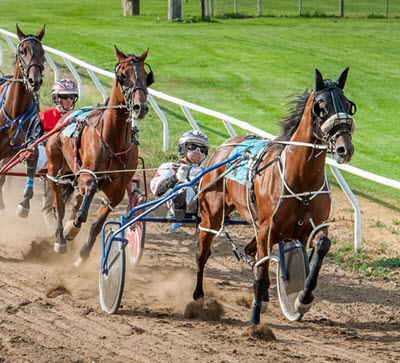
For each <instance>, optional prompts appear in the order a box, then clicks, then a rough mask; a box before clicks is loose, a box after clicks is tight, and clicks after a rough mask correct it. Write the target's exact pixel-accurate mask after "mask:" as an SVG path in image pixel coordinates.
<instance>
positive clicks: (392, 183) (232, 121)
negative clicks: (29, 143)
mask: <svg viewBox="0 0 400 363" xmlns="http://www.w3.org/2000/svg"><path fill="white" fill-rule="evenodd" d="M0 33H1V34H2V35H3V37H4V39H5V40H6V42H7V43H8V45H9V46H10V48H11V49H12V50H13V51H15V50H16V46H15V45H14V43H13V42H12V41H11V39H10V38H15V39H18V37H17V35H15V34H14V33H11V32H9V31H6V30H3V29H1V28H0ZM43 47H44V49H45V51H46V60H47V62H48V63H49V64H50V66H51V68H52V69H53V71H54V79H55V80H58V79H59V72H58V69H57V66H56V64H55V62H54V61H53V60H52V58H51V57H50V54H49V53H51V54H54V55H57V56H59V57H61V58H62V59H63V61H64V62H65V64H66V65H67V67H68V69H69V70H70V71H71V73H72V75H73V77H74V78H75V80H76V82H77V84H78V88H79V97H80V99H82V97H83V84H82V80H81V77H80V76H79V74H78V72H77V71H76V69H75V67H74V65H73V64H75V65H78V66H80V67H82V68H84V69H86V70H87V72H88V73H89V75H90V77H91V79H92V80H93V82H94V84H95V85H96V87H97V88H98V90H99V92H100V93H101V95H102V96H103V100H104V101H105V100H106V99H107V93H106V91H105V90H104V88H103V86H102V84H101V82H100V81H99V79H98V78H97V76H96V74H100V75H103V76H106V77H109V78H114V73H112V72H108V71H105V70H103V69H101V68H98V67H95V66H93V65H91V64H88V63H86V62H83V61H81V60H79V59H77V58H75V57H73V56H71V55H69V54H67V53H64V52H61V51H59V50H57V49H53V48H51V47H48V46H43ZM2 65H3V50H2V47H1V44H0V66H2ZM154 97H156V98H158V99H161V100H165V101H168V102H171V103H173V104H176V105H179V106H180V107H181V109H182V112H183V114H184V115H185V117H186V118H187V120H188V122H189V123H190V125H191V126H192V128H193V129H197V130H200V128H199V126H198V124H197V122H196V121H195V119H194V117H193V115H192V114H191V112H190V111H189V110H193V111H196V112H199V113H202V114H205V115H208V116H211V117H214V118H216V119H218V120H220V121H222V123H223V124H224V126H225V127H226V129H227V131H228V133H229V134H230V135H231V136H236V132H235V130H234V129H233V127H232V125H235V126H237V127H240V128H241V129H243V130H245V131H249V132H251V133H253V134H256V135H259V136H261V137H266V138H270V139H273V138H275V137H276V136H275V135H272V134H270V133H268V132H266V131H263V130H261V129H259V128H257V127H254V126H253V125H251V124H249V123H247V122H245V121H241V120H238V119H236V118H234V117H231V116H228V115H225V114H223V113H220V112H217V111H213V110H210V109H208V108H205V107H202V106H198V105H196V104H194V103H190V102H187V101H184V100H181V99H179V98H176V97H172V96H169V95H167V94H165V93H163V92H159V91H156V90H153V89H151V88H149V95H148V100H149V103H150V105H151V106H152V107H153V109H154V111H155V112H156V113H157V115H158V117H159V118H160V120H161V121H162V123H163V148H164V150H165V151H166V150H168V149H169V128H168V120H167V118H166V117H165V114H164V113H163V112H162V110H161V108H160V107H159V106H158V104H157V102H156V101H155V99H154ZM326 163H327V164H328V165H329V167H330V168H331V170H332V173H333V175H334V176H335V178H336V180H337V181H338V183H339V185H340V186H341V188H342V189H343V191H344V192H345V194H346V196H347V197H348V199H349V201H350V203H351V204H352V206H353V208H354V248H355V250H358V249H360V248H361V211H360V207H359V205H358V202H357V199H356V198H355V196H354V194H353V192H352V191H351V189H350V187H349V186H348V185H347V183H346V181H345V179H344V178H343V176H342V174H341V173H340V171H339V169H341V170H344V171H346V172H348V173H351V174H354V175H357V176H359V177H361V178H364V179H368V180H371V181H374V182H376V183H380V184H383V185H386V186H389V187H393V188H396V189H400V182H399V181H396V180H391V179H388V178H385V177H383V176H380V175H376V174H373V173H370V172H367V171H364V170H361V169H358V168H355V167H353V166H350V165H340V164H338V163H337V162H336V161H335V160H333V159H331V158H326Z"/></svg>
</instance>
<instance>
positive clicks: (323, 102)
mask: <svg viewBox="0 0 400 363" xmlns="http://www.w3.org/2000/svg"><path fill="white" fill-rule="evenodd" d="M348 71H349V68H346V69H345V70H344V71H343V72H342V73H341V74H340V76H339V77H338V78H337V80H336V81H335V82H333V81H331V80H330V79H325V80H324V79H323V78H322V75H321V73H320V71H319V70H318V69H316V70H315V88H314V93H313V104H312V113H313V132H314V134H315V136H316V137H317V138H318V139H320V140H322V141H323V142H325V143H327V144H328V145H329V148H330V149H331V151H332V153H333V154H334V156H335V160H336V161H337V162H338V163H339V164H343V163H348V162H349V161H350V160H351V157H352V156H353V153H354V146H353V144H352V142H351V135H352V134H353V132H354V131H355V130H356V122H355V120H354V118H353V117H352V116H353V115H354V114H355V112H356V109H357V108H356V105H355V104H354V103H353V102H352V101H349V100H348V99H347V98H346V96H345V95H344V93H343V88H344V85H345V83H346V78H347V73H348Z"/></svg>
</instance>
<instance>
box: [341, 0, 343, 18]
mask: <svg viewBox="0 0 400 363" xmlns="http://www.w3.org/2000/svg"><path fill="white" fill-rule="evenodd" d="M340 17H341V18H343V17H344V0H340Z"/></svg>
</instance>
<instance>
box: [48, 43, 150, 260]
mask: <svg viewBox="0 0 400 363" xmlns="http://www.w3.org/2000/svg"><path fill="white" fill-rule="evenodd" d="M115 54H116V57H117V58H118V63H117V64H116V66H115V69H114V73H115V79H114V82H113V86H112V90H111V95H110V97H109V100H108V102H107V103H106V105H105V106H104V107H98V108H99V109H96V108H95V110H93V111H91V112H90V113H89V114H88V116H86V118H85V120H84V123H85V127H84V128H83V131H82V133H81V137H80V138H81V140H80V148H79V150H77V149H74V147H73V146H72V143H71V138H70V137H68V136H66V135H65V134H64V133H63V132H59V133H55V134H53V135H52V136H50V138H49V140H48V142H47V145H46V154H47V157H48V178H49V182H50V187H51V190H52V193H53V197H54V208H55V215H56V219H57V229H56V240H55V243H54V250H55V251H56V252H57V253H65V252H67V243H66V240H72V239H73V238H74V237H75V236H76V235H77V234H78V232H79V230H80V228H81V225H82V223H84V222H86V219H87V217H88V213H89V207H90V204H91V202H92V199H93V197H94V195H95V193H96V192H97V191H98V190H101V191H102V192H103V193H104V194H105V198H103V204H102V205H101V207H100V208H99V211H98V214H97V219H96V220H95V222H94V223H93V224H92V226H91V228H90V233H89V236H88V238H87V240H86V243H85V244H84V245H83V247H82V248H81V250H80V258H79V259H78V261H77V265H80V264H81V263H82V262H83V261H84V260H86V259H87V258H88V257H89V254H90V251H91V250H92V247H93V245H94V243H95V240H96V237H97V235H98V234H99V232H100V231H101V229H102V226H103V224H104V222H105V220H106V218H107V216H108V215H109V213H110V211H111V210H113V209H114V208H115V207H116V206H117V205H118V204H119V203H120V202H121V201H122V199H123V197H124V193H125V190H126V187H127V185H128V184H129V182H130V181H131V179H132V177H133V175H134V173H135V171H134V170H135V169H136V167H137V162H138V146H137V144H138V143H137V141H136V139H135V137H134V135H133V132H132V128H131V121H133V118H134V119H136V120H140V119H143V118H144V117H145V116H146V114H147V112H148V106H147V86H148V85H150V84H151V83H152V82H153V81H154V80H153V73H152V71H151V68H150V72H149V73H148V74H147V73H146V71H145V64H146V65H147V66H148V67H150V66H149V65H148V64H147V63H144V62H145V59H146V57H147V54H148V49H147V50H146V51H144V53H143V54H142V55H140V56H135V55H133V54H128V55H125V54H124V53H123V52H121V51H120V50H119V49H118V48H117V47H116V46H115ZM68 117H69V114H67V115H65V116H63V117H62V118H61V119H60V120H59V122H58V124H57V125H61V124H62V123H64V122H65V120H66V119H67V118H68ZM56 127H57V126H56ZM77 160H78V164H79V161H80V168H79V171H78V169H77V168H75V166H76V165H77ZM116 170H118V172H115V171H116ZM71 172H72V173H74V177H75V180H74V186H75V187H76V188H77V189H78V193H79V194H78V195H77V197H76V200H75V204H74V206H73V213H72V217H71V220H69V221H68V222H67V223H66V226H65V228H63V218H64V214H65V205H64V201H63V197H62V189H63V188H62V185H61V184H58V182H59V181H60V180H62V177H63V176H64V175H65V174H67V173H71ZM98 172H102V173H99V174H97V173H98Z"/></svg>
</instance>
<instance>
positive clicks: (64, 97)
mask: <svg viewBox="0 0 400 363" xmlns="http://www.w3.org/2000/svg"><path fill="white" fill-rule="evenodd" d="M58 98H61V99H62V100H68V99H70V100H72V101H74V100H75V98H76V95H59V96H58Z"/></svg>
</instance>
